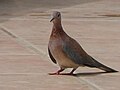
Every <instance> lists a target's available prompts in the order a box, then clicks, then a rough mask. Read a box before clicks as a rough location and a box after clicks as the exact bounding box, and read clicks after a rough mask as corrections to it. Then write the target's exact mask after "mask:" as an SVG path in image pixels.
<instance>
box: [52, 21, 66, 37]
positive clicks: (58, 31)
mask: <svg viewBox="0 0 120 90" xmlns="http://www.w3.org/2000/svg"><path fill="white" fill-rule="evenodd" d="M63 34H65V32H64V30H63V27H62V25H61V21H59V22H58V21H57V22H53V28H52V34H51V35H52V36H59V35H63Z"/></svg>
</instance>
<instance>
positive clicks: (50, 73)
mask: <svg viewBox="0 0 120 90" xmlns="http://www.w3.org/2000/svg"><path fill="white" fill-rule="evenodd" d="M48 74H49V75H60V73H58V72H56V73H48Z"/></svg>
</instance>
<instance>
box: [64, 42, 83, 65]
mask: <svg viewBox="0 0 120 90" xmlns="http://www.w3.org/2000/svg"><path fill="white" fill-rule="evenodd" d="M63 52H64V53H65V55H66V56H67V57H68V58H70V59H71V60H72V61H73V62H75V63H76V64H83V60H84V59H83V57H82V56H80V54H79V53H78V52H77V51H76V50H75V49H74V48H73V46H71V45H70V44H69V43H65V44H63Z"/></svg>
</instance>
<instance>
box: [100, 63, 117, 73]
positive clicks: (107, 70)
mask: <svg viewBox="0 0 120 90" xmlns="http://www.w3.org/2000/svg"><path fill="white" fill-rule="evenodd" d="M98 68H99V69H101V70H104V71H106V72H118V71H117V70H114V69H112V68H110V67H107V66H105V65H103V64H101V66H100V67H98Z"/></svg>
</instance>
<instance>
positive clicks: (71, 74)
mask: <svg viewBox="0 0 120 90" xmlns="http://www.w3.org/2000/svg"><path fill="white" fill-rule="evenodd" d="M49 75H70V76H75V75H76V74H73V73H58V72H56V73H49Z"/></svg>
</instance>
